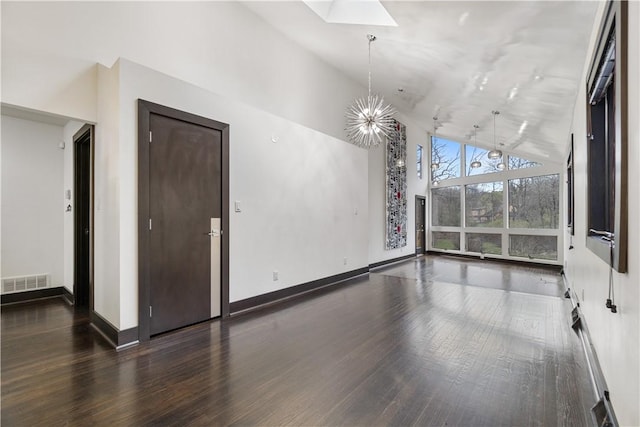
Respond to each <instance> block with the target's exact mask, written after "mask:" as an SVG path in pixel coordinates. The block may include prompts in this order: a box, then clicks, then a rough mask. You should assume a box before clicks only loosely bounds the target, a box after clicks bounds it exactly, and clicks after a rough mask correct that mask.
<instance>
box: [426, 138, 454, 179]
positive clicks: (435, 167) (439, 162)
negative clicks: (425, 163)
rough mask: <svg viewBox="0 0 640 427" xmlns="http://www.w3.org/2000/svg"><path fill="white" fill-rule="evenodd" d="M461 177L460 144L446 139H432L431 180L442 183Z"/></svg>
mask: <svg viewBox="0 0 640 427" xmlns="http://www.w3.org/2000/svg"><path fill="white" fill-rule="evenodd" d="M459 177H460V144H459V143H457V142H453V141H449V140H447V139H444V138H438V137H432V138H431V180H432V181H433V182H440V181H443V180H445V179H451V178H459Z"/></svg>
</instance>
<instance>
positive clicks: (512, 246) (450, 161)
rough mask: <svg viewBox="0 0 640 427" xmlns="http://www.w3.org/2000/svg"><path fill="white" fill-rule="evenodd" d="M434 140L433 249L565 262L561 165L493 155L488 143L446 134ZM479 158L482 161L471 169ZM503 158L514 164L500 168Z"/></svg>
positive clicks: (432, 186) (431, 214)
mask: <svg viewBox="0 0 640 427" xmlns="http://www.w3.org/2000/svg"><path fill="white" fill-rule="evenodd" d="M431 141H432V146H431V155H432V158H433V159H434V161H435V163H436V164H434V165H433V167H432V169H431V170H432V179H434V181H432V182H431V183H430V184H431V185H430V188H431V203H429V208H430V213H429V214H430V228H431V234H430V235H429V237H430V238H429V249H431V250H434V251H456V252H460V253H467V254H471V255H475V256H478V255H480V256H481V257H483V256H484V255H489V256H492V257H494V258H508V259H520V260H522V261H528V260H534V261H536V262H540V263H545V264H560V263H562V254H563V252H560V254H558V246H561V245H562V242H563V238H564V235H565V234H564V230H561V227H560V225H559V224H560V223H561V216H560V203H561V202H560V200H561V198H560V194H561V193H560V190H561V189H563V188H564V187H560V177H561V176H564V171H563V166H562V165H561V164H557V163H554V162H552V163H549V164H542V163H538V162H535V161H532V160H528V159H526V158H522V157H516V156H509V157H508V158H507V156H508V153H506V154H505V156H504V157H502V158H501V159H498V160H491V159H488V157H487V150H486V149H484V148H480V147H476V146H474V145H470V144H461V143H458V142H454V141H449V140H446V139H444V138H432V139H431ZM426 148H427V147H425V149H426ZM418 150H420V149H419V148H418ZM423 154H424V152H423ZM461 156H462V159H461ZM463 160H464V161H463ZM476 160H477V161H479V162H481V166H480V167H477V168H471V162H473V161H476ZM501 161H504V162H506V163H507V164H508V165H509V169H506V170H505V169H498V167H497V165H498V163H500V162H501ZM440 162H442V163H440Z"/></svg>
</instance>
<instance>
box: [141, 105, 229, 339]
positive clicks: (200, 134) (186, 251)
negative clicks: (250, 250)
mask: <svg viewBox="0 0 640 427" xmlns="http://www.w3.org/2000/svg"><path fill="white" fill-rule="evenodd" d="M149 120H150V122H149V127H150V131H151V135H150V137H151V142H150V145H149V211H150V225H149V226H150V234H149V239H150V240H149V249H150V250H149V258H150V259H149V267H150V272H149V275H150V295H149V297H150V306H151V307H150V316H151V318H150V319H151V321H150V333H151V335H153V334H158V333H161V332H166V331H169V330H172V329H176V328H180V327H183V326H187V325H190V324H193V323H197V322H200V321H203V320H207V319H209V318H211V317H212V310H211V300H212V298H211V296H212V292H217V293H218V294H219V292H220V290H219V288H217V289H214V290H213V291H212V289H211V282H212V280H211V279H212V277H211V271H212V265H211V264H212V262H213V263H215V264H216V265H214V266H213V267H214V268H213V270H214V271H219V270H220V269H219V263H220V259H219V258H218V259H212V256H211V254H212V252H211V246H212V239H214V238H219V236H213V234H214V233H211V231H212V228H211V227H212V223H214V221H212V219H215V218H220V217H221V215H222V203H221V201H222V194H221V191H222V183H221V177H222V175H221V173H222V144H221V132H220V131H218V130H215V129H211V128H207V127H203V126H200V125H196V124H193V123H188V122H184V121H181V120H177V119H174V118H169V117H164V116H161V115H158V114H151V116H150V119H149ZM218 234H219V233H218ZM218 283H219V281H218ZM219 299H220V298H219V297H218V298H215V300H216V301H219ZM218 311H219V308H218Z"/></svg>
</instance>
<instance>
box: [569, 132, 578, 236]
mask: <svg viewBox="0 0 640 427" xmlns="http://www.w3.org/2000/svg"><path fill="white" fill-rule="evenodd" d="M573 180H574V178H573V134H571V151H569V159H568V160H567V227H568V228H569V233H570V234H571V235H572V236H573V235H575V229H574V221H575V213H574V211H573V209H574V207H575V203H576V202H575V196H574V188H573Z"/></svg>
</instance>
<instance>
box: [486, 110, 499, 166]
mask: <svg viewBox="0 0 640 427" xmlns="http://www.w3.org/2000/svg"><path fill="white" fill-rule="evenodd" d="M491 114H493V150H491V151H489V153H488V154H487V157H488V158H490V159H491V160H496V159H499V158H501V157H502V151H500V150H498V146H497V145H496V116H497V115H498V114H500V111H495V110H494V111H492V112H491Z"/></svg>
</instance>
